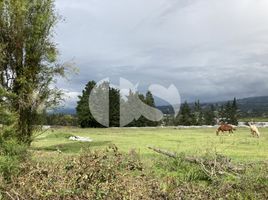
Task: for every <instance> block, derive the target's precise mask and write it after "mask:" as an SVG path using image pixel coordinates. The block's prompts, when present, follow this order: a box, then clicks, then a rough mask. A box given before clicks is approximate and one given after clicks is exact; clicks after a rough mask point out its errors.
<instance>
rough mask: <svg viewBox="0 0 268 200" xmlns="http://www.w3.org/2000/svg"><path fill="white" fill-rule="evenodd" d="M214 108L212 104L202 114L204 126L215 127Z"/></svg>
mask: <svg viewBox="0 0 268 200" xmlns="http://www.w3.org/2000/svg"><path fill="white" fill-rule="evenodd" d="M215 118H216V115H215V108H214V106H213V104H212V105H211V106H210V107H209V109H207V110H206V111H205V112H204V124H205V125H212V126H213V125H215V124H216V120H215Z"/></svg>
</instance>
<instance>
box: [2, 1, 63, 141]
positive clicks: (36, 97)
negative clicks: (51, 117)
mask: <svg viewBox="0 0 268 200" xmlns="http://www.w3.org/2000/svg"><path fill="white" fill-rule="evenodd" d="M57 21H58V16H57V15H56V12H55V7H54V0H35V1H32V0H6V1H0V46H1V50H0V55H1V57H2V59H1V61H0V84H1V86H2V87H3V88H4V89H5V90H6V91H9V92H11V93H13V94H14V95H16V97H15V98H13V99H12V104H11V105H12V110H13V111H14V112H16V113H17V114H18V126H17V127H18V128H17V131H16V132H17V138H18V139H19V140H20V141H21V142H23V143H27V144H30V143H31V141H32V140H31V139H32V134H33V131H34V127H35V125H36V115H37V114H38V112H39V111H40V110H42V109H44V108H47V107H50V106H53V105H55V104H56V103H57V102H58V101H59V100H60V95H61V92H60V91H59V90H58V89H57V88H55V87H53V85H52V84H53V83H54V82H55V77H56V76H57V75H59V76H63V75H64V71H65V67H64V66H63V65H59V64H57V59H56V58H57V49H56V45H55V44H54V43H53V41H52V38H53V29H54V27H55V24H56V23H57Z"/></svg>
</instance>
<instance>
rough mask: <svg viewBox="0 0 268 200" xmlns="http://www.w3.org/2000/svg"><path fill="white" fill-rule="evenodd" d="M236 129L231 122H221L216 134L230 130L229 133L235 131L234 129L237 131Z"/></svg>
mask: <svg viewBox="0 0 268 200" xmlns="http://www.w3.org/2000/svg"><path fill="white" fill-rule="evenodd" d="M235 130H236V129H235V128H234V127H233V126H232V125H230V124H221V125H220V127H219V128H218V129H217V131H216V135H219V133H220V131H221V132H222V133H224V132H226V131H229V133H233V131H235Z"/></svg>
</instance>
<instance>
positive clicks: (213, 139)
mask: <svg viewBox="0 0 268 200" xmlns="http://www.w3.org/2000/svg"><path fill="white" fill-rule="evenodd" d="M260 132H261V137H260V138H253V137H252V136H251V135H250V132H249V129H247V128H239V129H238V130H237V131H236V132H235V133H234V135H231V136H229V135H228V134H225V135H222V136H216V135H215V129H214V128H200V129H191V128H190V129H171V128H109V129H79V128H61V129H55V130H50V131H48V132H46V133H44V134H42V135H41V136H39V137H37V138H36V139H35V141H34V142H33V144H32V149H33V150H34V152H36V153H37V154H39V153H41V152H43V153H46V154H48V155H49V154H50V153H53V152H54V153H57V151H59V150H60V151H61V152H63V153H64V154H67V155H72V154H77V153H79V152H80V150H81V148H84V147H86V148H88V147H89V149H93V150H95V149H105V148H106V147H107V146H109V145H111V144H115V145H116V146H117V147H118V148H119V150H120V151H123V152H129V150H131V149H135V150H136V151H137V152H139V154H140V155H141V157H142V158H145V159H148V158H151V157H154V156H155V155H156V154H155V153H154V152H152V151H151V150H149V149H148V148H147V146H154V147H158V148H162V149H167V150H169V151H175V152H178V153H180V152H183V153H185V154H187V155H194V156H200V155H203V154H205V153H207V152H217V153H220V154H223V155H226V156H228V157H230V158H232V159H233V160H234V161H239V162H240V161H251V160H252V161H257V160H268V129H267V128H260ZM71 135H75V136H82V137H90V138H92V139H93V142H91V143H82V142H77V141H69V140H68V138H69V137H70V136H71ZM40 151H41V152H40Z"/></svg>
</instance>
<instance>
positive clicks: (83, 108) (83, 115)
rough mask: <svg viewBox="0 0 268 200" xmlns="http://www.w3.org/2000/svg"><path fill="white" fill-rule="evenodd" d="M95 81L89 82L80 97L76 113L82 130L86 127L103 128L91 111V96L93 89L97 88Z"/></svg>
mask: <svg viewBox="0 0 268 200" xmlns="http://www.w3.org/2000/svg"><path fill="white" fill-rule="evenodd" d="M95 85H96V82H95V81H89V82H88V83H87V84H86V87H85V89H84V90H83V91H82V95H81V96H79V97H78V98H79V100H78V102H77V106H76V113H77V117H78V123H79V124H80V126H81V127H82V128H86V127H102V125H100V124H99V123H98V122H97V121H96V120H95V118H94V117H93V116H92V114H91V112H90V110H89V95H90V93H91V91H92V89H93V88H94V87H95Z"/></svg>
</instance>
